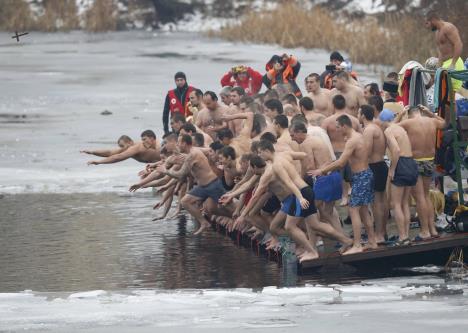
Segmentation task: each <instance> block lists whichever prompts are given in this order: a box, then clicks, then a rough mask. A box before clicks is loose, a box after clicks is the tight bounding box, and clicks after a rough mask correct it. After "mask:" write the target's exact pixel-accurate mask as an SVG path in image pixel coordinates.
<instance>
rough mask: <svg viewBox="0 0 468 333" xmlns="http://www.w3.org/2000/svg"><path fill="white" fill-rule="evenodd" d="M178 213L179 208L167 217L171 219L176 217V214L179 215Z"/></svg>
mask: <svg viewBox="0 0 468 333" xmlns="http://www.w3.org/2000/svg"><path fill="white" fill-rule="evenodd" d="M179 214H180V210H177V211H175V212H174V214H171V215H169V216H168V217H167V218H168V219H173V218H176V217H177V216H179Z"/></svg>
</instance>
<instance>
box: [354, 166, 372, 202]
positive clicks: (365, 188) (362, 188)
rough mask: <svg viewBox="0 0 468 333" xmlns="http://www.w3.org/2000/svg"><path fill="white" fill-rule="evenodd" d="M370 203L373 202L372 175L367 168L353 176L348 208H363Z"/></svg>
mask: <svg viewBox="0 0 468 333" xmlns="http://www.w3.org/2000/svg"><path fill="white" fill-rule="evenodd" d="M372 202H374V174H373V173H372V171H371V169H369V168H368V169H366V170H364V171H360V172H357V173H354V174H353V176H352V179H351V197H350V199H349V206H350V207H357V206H365V205H369V204H371V203H372Z"/></svg>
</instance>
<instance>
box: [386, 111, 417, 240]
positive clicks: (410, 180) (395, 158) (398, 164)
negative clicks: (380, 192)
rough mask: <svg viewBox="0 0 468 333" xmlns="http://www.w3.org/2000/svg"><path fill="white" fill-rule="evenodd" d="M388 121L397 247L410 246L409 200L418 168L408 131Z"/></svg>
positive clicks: (387, 130) (390, 175) (390, 174)
mask: <svg viewBox="0 0 468 333" xmlns="http://www.w3.org/2000/svg"><path fill="white" fill-rule="evenodd" d="M386 120H388V121H382V125H383V126H384V127H386V129H385V137H386V138H387V145H388V148H389V150H390V158H391V161H392V163H391V165H390V170H389V178H390V182H391V185H390V191H391V200H392V206H393V216H394V218H395V222H396V225H397V228H398V236H399V239H398V242H397V243H396V245H409V244H410V240H409V236H408V233H409V224H410V218H411V215H410V208H409V198H410V192H411V188H412V187H413V186H414V185H416V182H417V181H418V166H417V165H416V162H415V161H414V159H413V152H412V149H411V142H410V140H409V138H408V134H407V133H406V131H405V130H404V129H403V127H401V126H399V125H398V124H395V123H390V118H388V119H386ZM387 126H388V127H387Z"/></svg>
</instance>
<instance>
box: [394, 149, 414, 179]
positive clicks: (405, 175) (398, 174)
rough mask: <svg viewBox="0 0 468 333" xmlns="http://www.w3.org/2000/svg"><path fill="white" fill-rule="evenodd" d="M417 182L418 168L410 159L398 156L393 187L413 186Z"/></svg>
mask: <svg viewBox="0 0 468 333" xmlns="http://www.w3.org/2000/svg"><path fill="white" fill-rule="evenodd" d="M417 181H418V166H417V164H416V162H415V160H414V159H412V158H411V157H403V156H400V158H399V159H398V162H397V166H396V168H395V174H394V175H393V180H392V184H393V185H395V186H414V185H416V183H417Z"/></svg>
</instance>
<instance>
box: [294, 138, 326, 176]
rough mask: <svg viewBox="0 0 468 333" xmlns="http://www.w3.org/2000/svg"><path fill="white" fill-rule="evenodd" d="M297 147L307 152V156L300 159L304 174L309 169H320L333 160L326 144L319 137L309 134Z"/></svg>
mask: <svg viewBox="0 0 468 333" xmlns="http://www.w3.org/2000/svg"><path fill="white" fill-rule="evenodd" d="M299 147H300V149H301V151H302V152H304V153H306V154H307V157H306V158H305V159H303V160H302V171H303V173H304V174H305V173H306V172H307V171H309V170H315V169H320V168H321V167H322V166H324V165H327V164H329V163H331V162H332V161H333V160H332V158H331V155H330V150H329V148H328V146H327V144H326V143H325V142H323V140H322V139H321V138H320V137H317V136H309V137H307V138H306V139H305V140H304V142H302V143H301V144H300V145H299Z"/></svg>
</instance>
